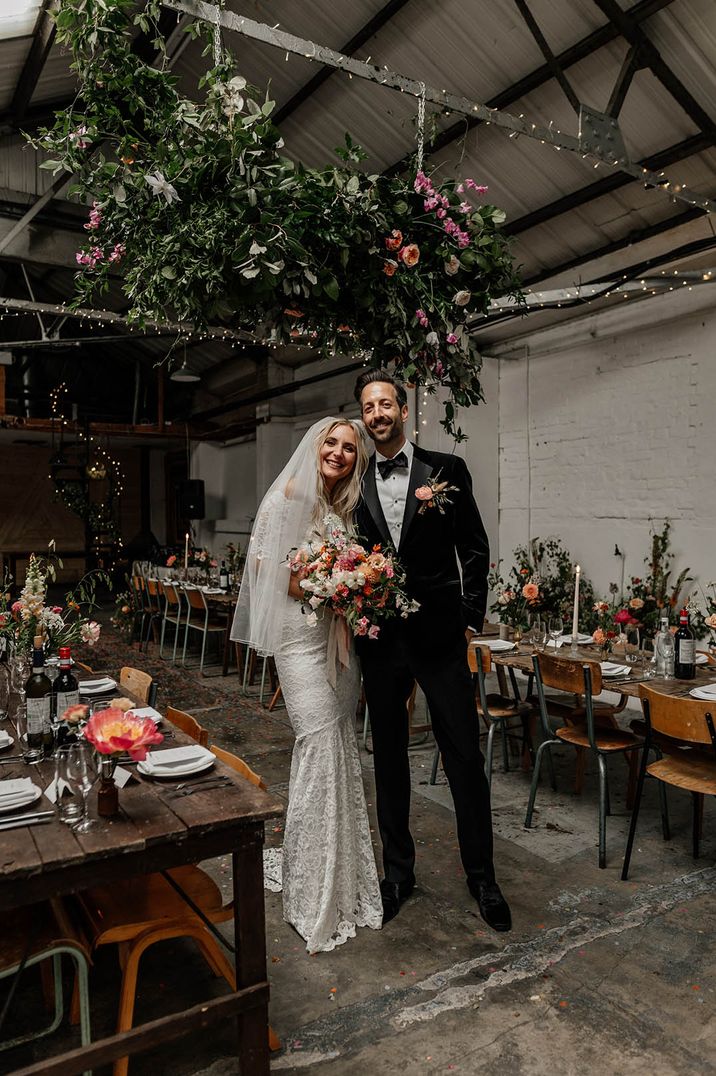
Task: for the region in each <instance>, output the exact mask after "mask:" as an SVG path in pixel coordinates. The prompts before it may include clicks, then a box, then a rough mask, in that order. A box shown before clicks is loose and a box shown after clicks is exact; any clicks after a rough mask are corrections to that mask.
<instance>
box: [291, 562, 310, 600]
mask: <svg viewBox="0 0 716 1076" xmlns="http://www.w3.org/2000/svg"><path fill="white" fill-rule="evenodd" d="M307 574H308V569H306V568H298V569H297V570H296V571H295V572H291V575H290V578H289V580H288V595H289V597H290V598H295V599H296V601H303V599H304V597H305V593H304V591H303V590H301V586H300V583H301V580H302V579H305V578H306V576H307Z"/></svg>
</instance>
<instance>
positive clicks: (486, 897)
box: [467, 878, 512, 931]
mask: <svg viewBox="0 0 716 1076" xmlns="http://www.w3.org/2000/svg"><path fill="white" fill-rule="evenodd" d="M467 887H468V889H469V890H470V892H471V893H472V895H473V897H474V898H475V900H476V901H477V903H478V906H479V908H480V915H481V916H482V918H483V919H484V920H485V922H486V923H487V925H488V927H492V929H493V930H499V931H507V930H512V916H511V914H510V906H509V904H508V903H507V901H506V900H505V898H504V897H503V896H502V890H501V889H500V887H499V885H498V884H497V882H475V881H473V880H472V878H468V880H467Z"/></svg>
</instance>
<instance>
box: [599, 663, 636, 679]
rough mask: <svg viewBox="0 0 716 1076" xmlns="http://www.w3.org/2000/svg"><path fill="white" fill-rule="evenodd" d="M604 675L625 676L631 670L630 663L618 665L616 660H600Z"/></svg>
mask: <svg viewBox="0 0 716 1076" xmlns="http://www.w3.org/2000/svg"><path fill="white" fill-rule="evenodd" d="M599 664H600V665H601V667H602V676H623V675H625V674H626V673H628V672H631V666H630V665H617V664H616V662H614V661H600V662H599Z"/></svg>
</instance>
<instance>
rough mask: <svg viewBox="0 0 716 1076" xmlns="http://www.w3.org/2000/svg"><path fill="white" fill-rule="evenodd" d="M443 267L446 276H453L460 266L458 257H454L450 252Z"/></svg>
mask: <svg viewBox="0 0 716 1076" xmlns="http://www.w3.org/2000/svg"><path fill="white" fill-rule="evenodd" d="M443 268H444V269H445V272H446V273H447V275H448V276H455V273H456V272H457V271H458V269H459V268H460V261H459V259H458V258H456V257H455V255H454V254H451V255H450V257H449V258H448V260H447V261H446V262H445V264H444V266H443Z"/></svg>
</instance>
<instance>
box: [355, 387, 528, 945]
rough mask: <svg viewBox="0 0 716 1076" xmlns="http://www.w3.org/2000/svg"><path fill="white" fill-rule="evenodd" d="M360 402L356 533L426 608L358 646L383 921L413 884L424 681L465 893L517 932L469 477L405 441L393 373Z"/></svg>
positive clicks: (403, 406) (489, 918) (481, 544)
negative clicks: (477, 681)
mask: <svg viewBox="0 0 716 1076" xmlns="http://www.w3.org/2000/svg"><path fill="white" fill-rule="evenodd" d="M355 396H356V399H357V400H358V402H359V403H360V407H361V415H362V418H363V422H364V423H365V426H366V429H367V431H368V434H369V435H370V437H371V438H372V440H373V441H374V442H375V447H376V453H375V457H374V459H372V460H371V461H370V463H369V465H368V470H367V471H366V474H365V477H364V479H363V497H362V500H361V502H360V504H359V507H358V515H357V524H358V533H359V534H360V535H361V536H362V537H363V538H365V539H367V542H368V545H369V546H371V545H373V544H377V543H380V544H381V545H382V546H383V548H384V549H385V548H386V546H388V545H393V546H395V549H396V550H397V551H398V556H399V559H400V562H401V563H402V565H403V567H404V568H405V571H406V590H407V593H408V595H409V596H410V597H411V598H416V599H417V600H418V601H419V602H420V609H419V611H418V612H417V613H411V614H410V616H408V618H407V619H405V620H402V619H400V618H395V619H391V620H387V621H386V622H385V623H384V624H383V625H382V626H381V630H380V636H379V638H378V639H376V640H370V641H367V640H363V639H359V640H357V642H358V643H359V644H360V657H361V665H362V668H363V683H364V687H365V694H366V700H367V703H368V711H369V713H370V722H371V729H372V732H373V753H374V762H375V783H376V794H377V796H376V798H377V809H378V823H379V826H380V835H381V840H382V842H383V866H384V870H385V877H384V878H383V881H382V882H381V884H380V889H381V895H382V898H383V923H384V924H385V923H387V922H388V921H389V920H391V919H393V918H394V916H396V915H397V914H398V911H399V910H400V905H401V904H402V903H403V901H405V900H406V899H407V898H408V897H409V896H410V894H411V893H412V891H413V888H414V886H415V875H414V873H413V870H414V865H415V845H414V843H413V838H412V836H411V834H410V766H409V762H408V719H407V711H406V703H407V700H408V697H409V696H410V693H411V691H412V688H413V682H414V681H415V680H417V682H418V684H419V685H420V687H421V688H422V690H423V691H424V693H425V696H426V698H427V701H428V706H429V708H430V715H431V718H432V723H433V731H434V733H435V739H436V740H437V743H438V746H439V748H440V752H441V754H442V759H443V766H444V768H445V774H446V776H447V779H448V782H449V785H450V791H451V793H452V798H453V802H454V804H455V815H456V819H457V834H458V841H459V844H460V854H461V857H462V862H463V866H464V868H465V873H466V874H467V885H468V888H469V890H470V892H471V894H472V895H473V897H474V898H475V900H476V901H477V903H478V905H479V908H480V914H481V915H482V918H483V919H484V920H485V922H486V923H488V924H489V925H490V926H491V927H493V929H495V930H500V931H505V930H510V928H511V926H512V922H511V916H510V909H509V907H508V905H507V902H506V901H505V899H504V897H503V896H502V892H501V891H500V888H499V886H498V885H497V883H496V882H495V871H494V867H493V864H492V817H491V813H490V791H489V788H488V784H487V779H486V777H485V770H484V760H483V757H482V754H481V752H480V744H479V737H478V732H479V727H478V717H477V712H476V708H475V693H474V688H473V684H472V680H471V677H470V672H469V669H468V665H467V657H466V645H465V639H466V635H467V637H468V638H470V637H471V635H473V634H474V633H475V632H476V631H480V630H481V629H482V621H483V617H484V615H485V605H486V600H487V571H488V565H489V548H488V542H487V535H486V534H485V528H484V527H483V525H482V520H481V519H480V513H479V512H478V509H477V505H476V504H475V500H474V497H473V495H472V482H471V480H470V475H469V472H468V470H467V467H466V466H465V463H464V462H463V460H462V459H460V458H459V457H458V456H451V455H447V454H445V453H442V452H427V451H425V449H423V448H419V447H418V446H417V445H413V444H411V443H410V442H409V441H406V438H405V433H404V425H405V422H406V420H407V417H408V407H407V397H406V393H405V388H404V387H403V385H401V384H400V383H399V382H397V381H396V380H395V379H394V378H393V377H392V376H391V375H390V374H389V373H388V372H387V371H385V370H367V371H366V372H365V373H363V374H361V375H360V377H359V378H358V380H357V382H356V387H355ZM435 487H442V488H437V489H436V488H435ZM458 560H459V562H460V567H461V569H462V582H461V580H460V573H459V571H458Z"/></svg>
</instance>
